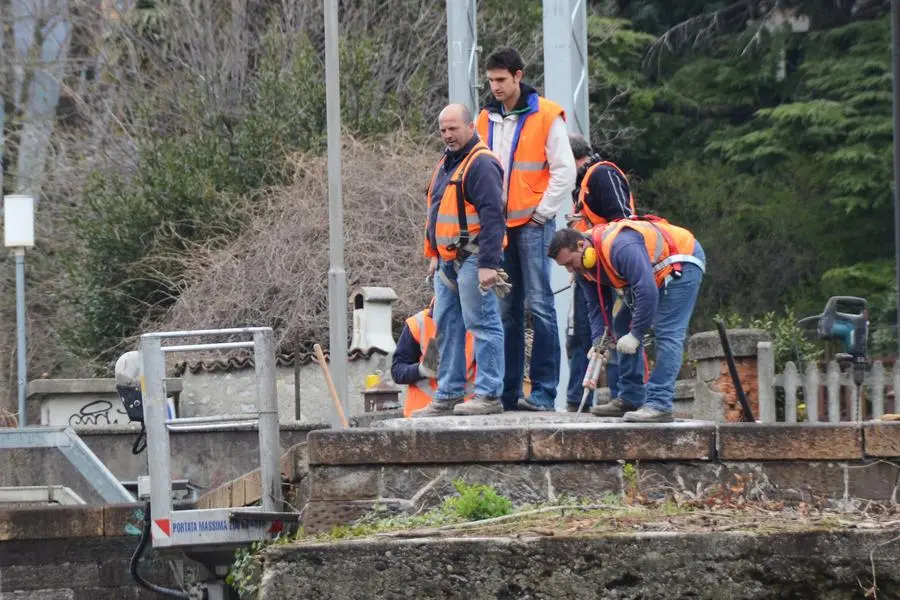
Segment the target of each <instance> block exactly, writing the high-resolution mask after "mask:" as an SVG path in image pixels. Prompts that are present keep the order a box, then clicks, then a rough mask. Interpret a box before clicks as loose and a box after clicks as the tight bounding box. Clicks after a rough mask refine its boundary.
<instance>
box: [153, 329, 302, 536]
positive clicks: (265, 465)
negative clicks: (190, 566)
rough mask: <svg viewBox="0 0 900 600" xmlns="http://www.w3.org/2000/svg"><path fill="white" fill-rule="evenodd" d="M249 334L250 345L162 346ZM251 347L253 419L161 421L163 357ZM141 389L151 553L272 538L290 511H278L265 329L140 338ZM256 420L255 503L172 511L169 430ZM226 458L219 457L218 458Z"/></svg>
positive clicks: (271, 363)
mask: <svg viewBox="0 0 900 600" xmlns="http://www.w3.org/2000/svg"><path fill="white" fill-rule="evenodd" d="M235 335H252V341H243V342H221V343H211V344H191V345H184V346H176V345H172V346H164V345H163V344H162V342H163V340H164V339H168V338H186V337H202V336H203V337H205V336H235ZM231 348H252V349H253V356H254V362H255V368H256V393H257V409H258V417H256V418H254V416H253V415H238V416H228V415H226V416H214V417H196V418H188V419H168V418H167V417H166V390H165V354H166V353H170V352H184V351H193V350H221V349H231ZM140 353H141V390H142V396H143V403H144V423H145V426H146V428H147V460H148V466H149V474H150V513H151V520H152V522H151V539H152V542H153V547H154V548H157V549H163V548H172V549H179V550H192V551H200V552H203V551H205V550H209V551H214V550H217V549H223V548H227V547H234V546H239V545H243V544H247V543H250V542H254V541H258V540H263V539H271V538H272V537H273V536H274V535H275V534H276V533H278V532H279V531H280V530H281V529H282V524H283V522H284V521H295V520H296V517H297V514H296V513H293V512H288V513H286V512H281V510H282V496H281V471H280V464H279V455H280V438H279V428H278V402H277V396H276V389H275V343H274V335H273V333H272V329H271V328H270V327H248V328H242V329H211V330H198V331H172V332H165V333H148V334H144V335H142V336H141V345H140ZM235 422H237V423H242V424H245V423H255V424H257V426H258V428H259V464H260V479H261V484H262V490H261V491H262V502H261V506H252V507H242V508H213V509H187V510H174V509H173V505H172V464H171V455H170V447H169V433H170V431H179V430H198V429H201V428H203V429H206V428H209V427H217V426H219V425H221V424H223V423H235ZM224 459H226V457H223V460H224Z"/></svg>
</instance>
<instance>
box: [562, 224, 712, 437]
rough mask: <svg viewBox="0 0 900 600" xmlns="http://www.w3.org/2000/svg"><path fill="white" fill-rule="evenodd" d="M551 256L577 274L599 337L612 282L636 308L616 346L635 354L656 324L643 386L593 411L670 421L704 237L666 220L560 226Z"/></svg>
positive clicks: (702, 265) (630, 418) (640, 419)
mask: <svg viewBox="0 0 900 600" xmlns="http://www.w3.org/2000/svg"><path fill="white" fill-rule="evenodd" d="M549 255H550V257H551V258H553V259H554V260H555V261H556V262H557V263H558V264H559V265H561V266H563V267H565V268H566V269H567V270H568V271H569V272H571V273H575V274H576V276H577V277H576V279H577V281H578V284H579V285H581V287H582V290H583V291H584V293H585V298H586V299H587V304H588V311H589V314H590V315H591V318H590V321H591V334H592V336H593V337H594V339H597V338H599V337H600V335H601V334H602V333H603V327H604V324H603V320H602V318H601V316H600V310H599V294H598V288H600V287H602V286H610V287H612V288H614V289H615V290H616V293H617V294H619V295H621V296H622V298H623V299H624V300H625V302H626V303H627V304H628V305H629V306H630V307H631V311H632V321H631V326H630V329H629V331H628V332H627V333H625V334H624V335H616V336H615V337H616V339H617V341H616V351H617V352H619V353H621V354H624V355H627V356H629V357H634V356H636V354H637V352H638V350H639V349H640V348H641V344H642V340H643V338H644V334H645V333H647V331H648V330H649V329H650V327H653V329H654V331H655V345H656V364H655V366H654V367H653V371H652V372H651V373H650V378H649V380H648V381H647V383H646V385H640V386H634V388H633V389H629V390H626V389H622V390H621V392H620V394H619V397H618V398H613V399H612V400H611V401H610V402H609V403H608V404H606V405H601V406H599V407H597V408H596V410H595V411H592V412H594V413H595V414H598V411H600V409H601V408H602V409H603V411H602V413H601V414H605V415H606V416H622V417H624V419H625V420H626V421H630V422H636V423H661V422H669V421H671V420H672V403H673V400H674V397H675V379H676V377H677V376H678V372H679V371H680V370H681V360H682V351H683V349H684V337H685V333H686V332H687V328H688V324H689V322H690V319H691V314H692V313H693V311H694V304H695V303H696V300H697V293H698V292H699V290H700V282H701V280H702V279H703V272H704V270H705V268H706V257H705V255H704V253H703V248H702V247H701V246H700V243H699V242H698V241H697V240H696V239H695V238H694V235H693V234H692V233H691V232H690V231H688V230H687V229H683V228H681V227H676V226H675V225H672V224H670V223H668V222H666V221H664V220H662V219H659V220H655V219H654V220H635V219H628V220H622V221H616V222H613V223H608V224H602V225H597V226H596V227H594V228H593V229H590V230H588V231H586V232H584V233H582V232H580V231H577V230H575V229H571V228H567V229H563V230H562V231H559V232H557V233H556V235H554V237H553V241H552V242H551V244H550V250H549ZM614 333H615V332H614ZM594 351H595V350H594V349H593V348H592V349H591V352H594Z"/></svg>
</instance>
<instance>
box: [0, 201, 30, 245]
mask: <svg viewBox="0 0 900 600" xmlns="http://www.w3.org/2000/svg"><path fill="white" fill-rule="evenodd" d="M3 239H4V245H5V246H6V247H7V248H26V247H28V248H30V247H32V246H34V198H32V197H31V196H24V195H21V194H11V195H9V196H4V197H3Z"/></svg>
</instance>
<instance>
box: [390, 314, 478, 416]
mask: <svg viewBox="0 0 900 600" xmlns="http://www.w3.org/2000/svg"><path fill="white" fill-rule="evenodd" d="M406 326H407V327H409V333H410V334H411V335H412V337H413V339H414V340H416V341H417V342H418V343H419V347H420V348H421V349H422V353H423V354H424V353H425V348H427V347H428V342H430V341H431V340H432V339H433V338H434V337H435V336H436V335H437V325H436V324H435V322H434V318H432V316H431V310H430V309H428V308H426V309H425V310H422V311H419V312H418V313H416V314H414V315H413V316H411V317H410V318H408V319H407V320H406ZM466 364H467V365H468V367H467V369H466V398H467V399H468V398H469V397H470V396H471V395H472V393H473V392H474V387H475V338H473V337H472V334H471V333H469V332H466ZM436 391H437V379H427V380H426V379H421V380H419V381H417V382H416V383H414V384H412V385H410V386H409V387H408V388H407V392H406V404H404V405H403V416H404V417H408V416H410V415H411V414H412V412H413V411H414V410H419V409H420V408H425V407H426V406H428V405H429V404H430V403H431V401H432V400H434V393H435V392H436Z"/></svg>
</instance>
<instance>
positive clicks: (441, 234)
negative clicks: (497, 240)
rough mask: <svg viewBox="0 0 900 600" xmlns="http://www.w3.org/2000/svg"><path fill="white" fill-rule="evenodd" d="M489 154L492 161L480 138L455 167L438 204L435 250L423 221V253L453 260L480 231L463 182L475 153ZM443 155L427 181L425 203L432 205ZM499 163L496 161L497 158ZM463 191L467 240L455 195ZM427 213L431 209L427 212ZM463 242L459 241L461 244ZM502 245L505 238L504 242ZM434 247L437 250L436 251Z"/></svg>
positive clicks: (479, 224)
mask: <svg viewBox="0 0 900 600" xmlns="http://www.w3.org/2000/svg"><path fill="white" fill-rule="evenodd" d="M481 155H485V156H490V157H491V158H492V159H493V160H497V157H496V156H494V153H493V152H491V151H490V150H489V149H488V147H487V146H486V145H485V144H484V142H482V141H479V142H478V143H477V144H475V146H473V147H472V150H471V151H470V152H469V154H467V155H466V157H465V158H464V159H463V160H462V161H461V162H460V163H459V165H458V166H457V167H456V170H455V171H453V174H452V175H451V176H450V181H448V182H447V187H446V188H444V196H443V197H442V198H441V204H440V206H439V207H438V214H437V223H435V228H434V237H435V239H436V241H437V245H438V247H437V249H435V248H432V247H431V241H430V240H429V239H428V233H427V232H428V229H429V227H430V223H428V222H427V220H426V222H425V232H426V233H425V256H428V257H433V256H437V255H438V254H440V256H441V258H442V259H444V260H445V261H451V260H455V259H456V253H457V252H458V251H459V250H460V249H461V248H462V247H463V246H465V245H466V243H468V242H471V241H474V240H475V238H476V237H478V232H479V231H481V223H480V222H479V219H478V211H477V210H475V205H474V204H472V203H471V202H469V201H468V199H467V198H465V181H466V174H467V173H468V172H469V166H470V165H472V163H474V162H475V159H476V158H477V157H478V156H481ZM446 158H447V157H446V156H444V157H441V160H440V161H438V164H437V166H436V167H435V168H434V173H432V175H431V183H429V184H428V194H427V198H428V206H429V207H430V206H431V202H432V192H433V190H434V182H435V181H436V180H437V176H438V173H440V170H441V167H442V166H443V165H444V161H445V160H446ZM498 164H499V161H498ZM460 193H462V194H463V206H464V207H465V223H466V225H467V230H468V239H464V240H460V232H461V230H460V218H459V201H458V199H457V195H458V194H460ZM429 214H430V211H429ZM461 241H462V243H460V242H461ZM503 245H504V247H505V246H506V240H505V239H504V241H503ZM435 250H436V252H435Z"/></svg>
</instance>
